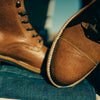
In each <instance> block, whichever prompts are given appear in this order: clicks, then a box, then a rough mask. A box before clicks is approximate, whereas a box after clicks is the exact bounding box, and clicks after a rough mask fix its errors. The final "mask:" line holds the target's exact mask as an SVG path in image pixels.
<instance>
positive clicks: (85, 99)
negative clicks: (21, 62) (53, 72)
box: [0, 64, 96, 100]
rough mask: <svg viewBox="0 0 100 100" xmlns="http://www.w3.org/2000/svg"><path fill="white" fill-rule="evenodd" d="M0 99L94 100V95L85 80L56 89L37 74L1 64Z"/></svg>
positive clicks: (92, 89) (93, 91)
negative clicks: (71, 85) (72, 85)
mask: <svg viewBox="0 0 100 100" xmlns="http://www.w3.org/2000/svg"><path fill="white" fill-rule="evenodd" d="M0 98H11V99H12V98H13V99H19V100H96V93H95V90H94V88H93V87H92V86H91V85H90V84H89V83H88V82H87V81H86V80H83V81H82V82H81V83H79V84H78V85H76V86H74V87H71V88H56V87H54V86H52V85H50V84H48V83H47V82H46V81H45V80H44V79H43V78H42V76H41V75H39V74H36V73H33V72H30V71H27V70H25V69H20V68H18V67H15V66H11V65H7V64H2V65H0Z"/></svg>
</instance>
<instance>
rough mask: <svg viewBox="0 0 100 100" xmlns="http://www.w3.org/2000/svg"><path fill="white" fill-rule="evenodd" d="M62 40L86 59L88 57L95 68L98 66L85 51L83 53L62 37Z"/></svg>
mask: <svg viewBox="0 0 100 100" xmlns="http://www.w3.org/2000/svg"><path fill="white" fill-rule="evenodd" d="M60 39H61V40H62V41H64V42H65V43H67V44H69V45H70V46H72V47H73V48H74V49H75V50H77V51H78V52H80V53H81V54H82V55H83V56H84V57H86V58H87V59H88V60H89V61H91V62H92V63H93V64H94V65H95V66H97V65H98V64H97V63H96V62H95V61H94V60H93V59H92V58H91V57H89V56H88V55H87V54H86V53H84V52H83V51H81V50H80V49H79V48H77V47H76V46H75V45H74V44H72V43H71V42H69V41H67V40H66V39H64V38H62V37H60Z"/></svg>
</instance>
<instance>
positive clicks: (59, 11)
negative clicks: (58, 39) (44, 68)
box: [25, 0, 91, 47]
mask: <svg viewBox="0 0 100 100" xmlns="http://www.w3.org/2000/svg"><path fill="white" fill-rule="evenodd" d="M90 1H91V0H25V7H26V10H27V12H28V15H29V19H30V22H31V24H32V26H33V27H34V28H35V29H36V30H37V32H38V33H40V35H41V36H42V38H43V39H44V44H45V45H46V46H47V47H50V45H51V44H52V41H53V40H54V38H55V36H56V35H57V33H58V32H59V30H60V29H61V27H62V25H63V24H64V23H65V22H66V21H67V20H68V19H69V18H70V17H71V16H72V15H73V14H74V13H76V12H77V11H78V10H80V9H81V8H82V7H84V6H85V5H86V4H88V3H89V2H90Z"/></svg>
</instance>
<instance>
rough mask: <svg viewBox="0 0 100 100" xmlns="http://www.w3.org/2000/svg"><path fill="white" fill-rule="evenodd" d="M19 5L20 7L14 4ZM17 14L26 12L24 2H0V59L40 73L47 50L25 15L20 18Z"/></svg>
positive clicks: (11, 0) (21, 0)
mask: <svg viewBox="0 0 100 100" xmlns="http://www.w3.org/2000/svg"><path fill="white" fill-rule="evenodd" d="M17 3H20V7H16V4H17ZM19 12H22V13H24V12H26V10H25V7H24V0H2V1H1V2H0V59H1V60H2V61H7V62H10V63H14V64H17V65H20V66H22V67H24V68H26V69H29V70H31V71H34V72H37V73H40V72H41V66H42V64H43V60H44V58H45V55H46V52H47V48H46V47H45V46H44V45H43V41H40V42H39V40H40V39H41V37H40V36H37V37H32V36H33V35H37V33H36V31H35V30H31V31H27V30H26V29H27V28H32V26H31V24H30V23H22V21H23V20H24V21H27V20H28V17H27V15H25V16H21V15H20V14H19Z"/></svg>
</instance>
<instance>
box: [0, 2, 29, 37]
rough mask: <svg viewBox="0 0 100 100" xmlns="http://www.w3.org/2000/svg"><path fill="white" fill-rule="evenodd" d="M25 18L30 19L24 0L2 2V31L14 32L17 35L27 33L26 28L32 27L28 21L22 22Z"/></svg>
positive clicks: (0, 17) (0, 6) (0, 9)
mask: <svg viewBox="0 0 100 100" xmlns="http://www.w3.org/2000/svg"><path fill="white" fill-rule="evenodd" d="M22 14H23V15H22ZM24 20H25V21H28V18H27V15H26V11H25V8H24V0H2V2H0V32H1V33H2V32H5V33H7V34H12V33H13V35H17V36H18V35H20V36H21V35H22V36H23V34H24V35H25V34H26V33H25V32H26V28H28V27H31V25H30V24H29V23H28V22H27V23H25V24H24V23H23V22H22V21H24ZM23 27H24V28H23ZM15 30H16V31H15Z"/></svg>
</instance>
